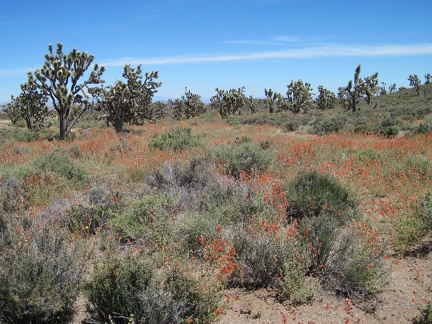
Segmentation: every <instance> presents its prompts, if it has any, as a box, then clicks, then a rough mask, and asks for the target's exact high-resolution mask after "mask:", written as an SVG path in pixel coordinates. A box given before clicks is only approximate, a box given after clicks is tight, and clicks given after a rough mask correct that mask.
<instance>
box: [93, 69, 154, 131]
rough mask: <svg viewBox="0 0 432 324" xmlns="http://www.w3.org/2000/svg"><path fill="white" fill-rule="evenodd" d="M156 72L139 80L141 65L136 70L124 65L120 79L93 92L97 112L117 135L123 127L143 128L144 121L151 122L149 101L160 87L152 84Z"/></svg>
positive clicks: (151, 111)
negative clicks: (102, 114)
mask: <svg viewBox="0 0 432 324" xmlns="http://www.w3.org/2000/svg"><path fill="white" fill-rule="evenodd" d="M158 73H159V72H158V71H153V72H147V73H146V74H145V79H144V81H143V80H142V79H143V77H142V71H141V65H138V67H137V68H136V70H135V69H134V68H132V67H131V66H130V65H125V67H124V70H123V77H124V78H125V79H126V83H125V82H123V81H121V80H119V81H117V82H116V83H115V84H114V85H113V86H109V87H107V88H94V89H92V90H91V93H92V94H93V96H94V97H95V98H97V103H96V109H97V110H101V111H103V112H104V113H105V115H106V117H107V122H108V123H112V124H113V126H114V128H115V130H116V132H117V133H120V132H122V131H123V126H124V123H130V124H142V123H143V122H144V120H150V121H154V120H153V119H154V117H155V116H156V115H155V114H154V113H153V108H154V107H152V106H151V103H152V98H153V96H154V94H155V93H156V92H157V88H158V87H160V86H161V84H162V83H160V82H156V81H154V79H157V78H158V77H159V75H158Z"/></svg>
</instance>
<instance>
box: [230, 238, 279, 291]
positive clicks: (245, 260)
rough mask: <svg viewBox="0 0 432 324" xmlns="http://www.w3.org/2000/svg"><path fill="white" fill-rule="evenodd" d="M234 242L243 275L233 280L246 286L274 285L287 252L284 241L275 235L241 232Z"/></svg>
mask: <svg viewBox="0 0 432 324" xmlns="http://www.w3.org/2000/svg"><path fill="white" fill-rule="evenodd" d="M233 244H234V247H235V249H236V251H237V260H238V262H239V264H240V267H241V275H240V276H238V277H237V278H234V279H233V281H234V282H236V281H238V283H239V284H240V285H242V286H244V287H253V288H259V287H274V286H275V285H276V282H277V278H278V277H279V276H280V274H281V270H282V266H283V262H284V260H285V253H286V252H287V251H286V250H285V249H284V247H283V242H282V241H280V240H277V239H276V237H275V236H270V235H266V234H260V235H256V236H252V235H249V234H247V233H245V232H239V233H238V235H236V236H235V238H234V241H233Z"/></svg>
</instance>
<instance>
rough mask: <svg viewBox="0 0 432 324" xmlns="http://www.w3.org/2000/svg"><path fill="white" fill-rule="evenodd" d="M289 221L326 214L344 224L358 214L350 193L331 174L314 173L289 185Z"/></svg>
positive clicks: (304, 175) (309, 173) (302, 176)
mask: <svg viewBox="0 0 432 324" xmlns="http://www.w3.org/2000/svg"><path fill="white" fill-rule="evenodd" d="M287 197H288V200H289V201H290V205H289V206H288V208H287V216H288V218H294V219H301V218H303V217H306V216H318V215H320V214H321V213H323V212H325V213H326V214H329V215H332V217H334V218H335V219H337V220H338V223H339V224H344V223H346V222H347V221H349V220H351V219H352V218H353V217H354V216H355V215H356V203H355V201H354V200H353V199H352V198H351V196H350V193H349V191H348V190H347V189H345V188H344V187H343V186H342V185H341V184H340V183H339V182H338V181H337V180H336V179H335V178H333V177H332V176H330V175H326V174H321V173H319V172H317V171H310V172H307V173H303V174H301V175H299V176H298V177H297V178H296V179H294V180H293V181H292V182H291V183H290V184H288V189H287Z"/></svg>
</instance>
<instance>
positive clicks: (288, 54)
mask: <svg viewBox="0 0 432 324" xmlns="http://www.w3.org/2000/svg"><path fill="white" fill-rule="evenodd" d="M413 55H432V43H425V44H414V45H382V46H366V45H321V46H312V47H305V48H298V49H289V50H279V51H262V52H251V53H238V54H227V55H193V56H171V57H154V58H142V59H139V58H121V59H115V60H110V61H105V62H102V63H101V65H104V66H108V67H109V66H124V65H125V64H133V65H134V64H142V65H159V64H182V63H209V62H231V61H247V60H270V59H301V58H314V57H349V56H413Z"/></svg>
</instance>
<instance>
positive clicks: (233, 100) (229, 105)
mask: <svg viewBox="0 0 432 324" xmlns="http://www.w3.org/2000/svg"><path fill="white" fill-rule="evenodd" d="M215 91H216V93H217V94H216V95H214V96H213V97H211V98H210V101H211V103H212V105H213V106H216V107H217V108H218V109H219V114H220V115H221V117H222V118H227V117H228V116H229V115H239V114H240V113H241V110H242V108H243V107H244V105H245V98H246V97H245V95H244V91H245V87H241V88H238V89H230V90H228V91H225V90H219V89H218V88H216V89H215Z"/></svg>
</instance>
